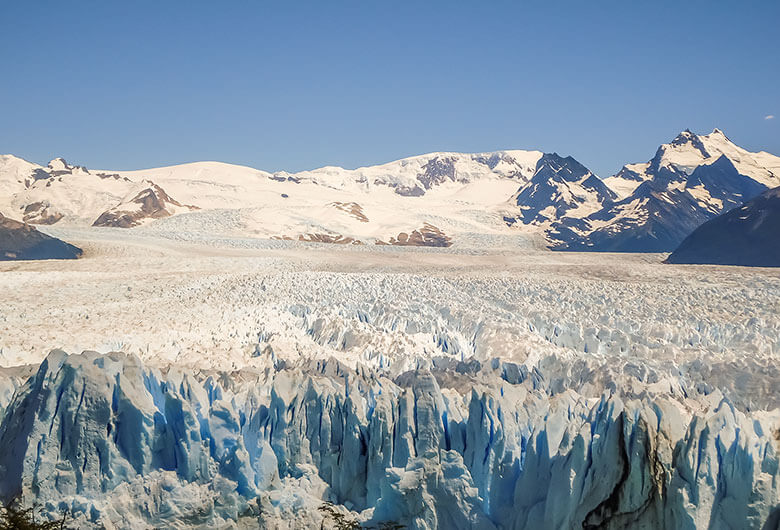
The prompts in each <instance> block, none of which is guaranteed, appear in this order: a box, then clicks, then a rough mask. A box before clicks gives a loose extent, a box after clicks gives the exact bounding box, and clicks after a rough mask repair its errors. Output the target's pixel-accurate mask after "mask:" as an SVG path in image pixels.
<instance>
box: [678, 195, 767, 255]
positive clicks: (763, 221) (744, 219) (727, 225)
mask: <svg viewBox="0 0 780 530" xmlns="http://www.w3.org/2000/svg"><path fill="white" fill-rule="evenodd" d="M667 261H668V262H669V263H709V264H716V265H746V266H753V267H780V188H774V189H772V190H769V191H767V192H764V193H762V194H761V195H759V196H758V197H756V198H754V199H752V200H750V201H748V202H746V203H745V204H744V205H743V206H741V207H739V208H734V209H732V210H730V211H728V212H726V213H724V214H723V215H720V216H718V217H716V218H715V219H712V220H711V221H708V222H706V223H704V224H703V225H701V226H700V227H698V228H697V229H696V230H694V231H693V233H691V234H690V235H689V236H688V237H687V238H685V240H684V241H683V242H682V243H681V244H680V246H679V247H677V249H675V251H674V252H672V253H671V255H669V257H668V258H667Z"/></svg>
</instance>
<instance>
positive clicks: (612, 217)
mask: <svg viewBox="0 0 780 530" xmlns="http://www.w3.org/2000/svg"><path fill="white" fill-rule="evenodd" d="M604 182H605V183H606V184H607V185H608V186H611V187H612V188H613V189H614V190H615V191H616V193H618V195H619V197H620V198H619V199H618V200H617V201H615V202H613V203H607V204H605V206H604V207H603V208H602V209H601V210H599V211H597V212H594V213H592V214H590V215H589V216H587V217H585V218H583V219H581V220H576V221H571V220H567V219H561V220H559V221H558V222H556V223H553V224H552V226H551V228H550V229H549V230H548V236H549V238H550V240H551V244H552V245H551V246H552V248H554V249H558V250H586V251H612V252H670V251H672V250H674V248H676V247H677V245H679V244H680V242H681V241H682V240H683V239H684V238H685V237H686V236H687V235H688V234H690V233H691V232H692V231H693V230H694V229H696V228H697V227H698V226H700V225H701V224H702V223H704V222H706V221H707V220H709V219H712V218H713V217H715V216H717V215H719V214H721V213H723V212H724V211H727V210H729V209H731V208H733V207H735V206H737V205H740V204H742V202H744V201H746V200H749V199H751V198H753V197H755V196H756V195H758V194H759V193H761V192H763V191H765V190H767V189H768V188H769V187H773V186H777V185H780V158H778V157H775V156H773V155H769V154H768V153H763V152H761V153H750V152H748V151H746V150H744V149H742V148H740V147H738V146H736V145H734V144H733V143H732V142H731V141H730V140H729V139H728V138H726V136H725V135H724V134H723V133H722V132H721V131H720V130H718V129H715V130H714V131H713V132H712V133H710V134H709V135H701V136H699V135H696V134H695V133H693V132H691V131H688V130H686V131H684V132H682V133H680V134H679V135H678V136H677V137H676V138H675V139H674V140H672V142H670V143H669V144H664V145H662V146H660V147H659V148H658V150H657V151H656V154H655V156H654V157H653V158H652V159H651V160H650V161H649V162H647V163H646V164H632V165H627V166H624V167H623V169H621V170H620V171H619V172H618V173H617V175H615V176H614V177H610V178H607V179H605V181H604Z"/></svg>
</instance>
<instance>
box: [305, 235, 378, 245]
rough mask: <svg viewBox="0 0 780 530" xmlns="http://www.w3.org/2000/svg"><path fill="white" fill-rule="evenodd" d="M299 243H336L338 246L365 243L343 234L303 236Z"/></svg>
mask: <svg viewBox="0 0 780 530" xmlns="http://www.w3.org/2000/svg"><path fill="white" fill-rule="evenodd" d="M298 241H306V242H308V243H335V244H337V245H362V244H363V242H362V241H360V240H359V239H355V238H354V237H344V236H342V235H341V234H323V233H316V234H301V235H299V236H298Z"/></svg>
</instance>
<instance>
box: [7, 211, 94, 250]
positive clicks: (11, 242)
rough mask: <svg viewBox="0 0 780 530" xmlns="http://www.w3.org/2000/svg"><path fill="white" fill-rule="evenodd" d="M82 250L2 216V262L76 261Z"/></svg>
mask: <svg viewBox="0 0 780 530" xmlns="http://www.w3.org/2000/svg"><path fill="white" fill-rule="evenodd" d="M79 256H81V249H79V248H77V247H75V246H73V245H71V244H69V243H65V242H64V241H61V240H59V239H57V238H55V237H51V236H49V235H46V234H44V233H41V232H39V231H38V230H37V229H36V228H35V227H34V226H31V225H29V224H27V223H22V222H19V221H14V220H13V219H8V218H7V217H4V216H3V214H0V261H4V260H30V259H76V258H78V257H79Z"/></svg>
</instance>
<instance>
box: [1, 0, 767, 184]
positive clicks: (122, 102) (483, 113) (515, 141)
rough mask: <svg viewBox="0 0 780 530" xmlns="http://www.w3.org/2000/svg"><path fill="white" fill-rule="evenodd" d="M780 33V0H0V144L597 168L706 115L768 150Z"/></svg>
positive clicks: (164, 157) (332, 161)
mask: <svg viewBox="0 0 780 530" xmlns="http://www.w3.org/2000/svg"><path fill="white" fill-rule="evenodd" d="M779 27H780V2H778V1H776V0H773V1H746V2H738V1H736V0H734V1H733V2H718V1H715V0H711V1H690V2H664V3H659V2H650V1H647V2H639V1H637V2H634V1H621V2H606V1H594V2H590V1H576V2H477V1H469V2H446V3H445V2H441V3H439V2H408V3H407V2H390V1H385V2H379V1H361V2H325V1H320V2H311V3H308V2H306V3H304V2H295V1H289V2H281V1H276V2H261V1H255V2H249V1H224V2H223V1H208V2H173V1H165V2H156V1H155V2H146V1H132V2H105V1H86V0H83V1H73V2H59V1H58V2H45V1H36V2H24V1H10V0H0V103H1V104H2V106H1V107H0V153H13V154H16V155H18V156H21V157H23V158H26V159H28V160H32V161H35V162H39V163H46V162H47V161H48V160H49V159H51V158H53V157H55V156H63V157H65V158H66V159H67V160H68V161H71V162H74V163H78V164H80V165H85V166H87V167H92V168H106V169H108V168H110V169H133V168H144V167H153V166H159V165H168V164H175V163H181V162H190V161H196V160H221V161H225V162H232V163H238V164H246V165H250V166H253V167H257V168H261V169H266V170H279V169H287V170H301V169H310V168H314V167H319V166H323V165H340V166H344V167H357V166H360V165H368V164H376V163H382V162H387V161H390V160H394V159H397V158H402V157H405V156H410V155H415V154H421V153H425V152H430V151H444V150H448V151H466V152H474V151H490V150H499V149H512V148H516V149H540V150H543V151H547V152H550V151H556V152H558V153H561V154H567V155H568V154H570V155H572V156H574V157H575V158H577V159H578V160H579V161H580V162H582V163H583V164H585V165H586V166H588V167H589V168H591V169H592V170H593V171H595V172H596V173H597V174H599V175H601V176H609V175H610V174H612V173H614V172H615V171H616V170H617V169H619V168H620V166H622V165H623V164H624V163H627V162H641V161H646V160H648V159H649V158H650V157H651V156H652V155H653V153H654V152H655V149H656V148H657V146H658V144H660V143H662V142H667V141H669V140H671V139H672V138H673V137H674V136H675V135H676V134H677V133H678V132H679V131H680V130H682V129H685V128H690V129H691V130H693V131H695V132H709V131H711V130H712V128H713V127H719V128H721V129H723V131H724V132H725V133H726V134H727V135H728V136H729V137H730V138H731V139H732V140H733V141H735V142H736V143H738V144H740V145H742V146H743V147H746V148H748V149H751V150H759V149H764V150H767V151H770V152H774V153H775V154H778V155H780V40H778V28H779ZM771 115H776V116H777V118H775V119H766V117H767V116H771Z"/></svg>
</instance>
